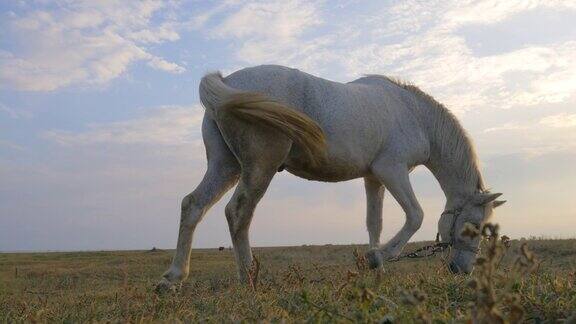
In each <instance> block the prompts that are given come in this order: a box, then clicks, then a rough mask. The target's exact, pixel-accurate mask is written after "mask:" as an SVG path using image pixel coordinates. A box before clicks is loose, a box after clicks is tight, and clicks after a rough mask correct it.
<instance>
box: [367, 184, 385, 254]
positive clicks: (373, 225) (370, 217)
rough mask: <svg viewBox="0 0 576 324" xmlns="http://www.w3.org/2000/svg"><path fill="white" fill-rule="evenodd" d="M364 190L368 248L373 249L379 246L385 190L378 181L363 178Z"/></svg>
mask: <svg viewBox="0 0 576 324" xmlns="http://www.w3.org/2000/svg"><path fill="white" fill-rule="evenodd" d="M364 188H365V189H366V227H367V229H368V237H369V239H370V248H371V249H375V248H377V247H378V246H379V245H380V233H381V232H382V202H383V200H384V190H385V188H384V186H383V185H382V183H381V182H380V181H379V180H378V179H374V178H372V177H366V178H364Z"/></svg>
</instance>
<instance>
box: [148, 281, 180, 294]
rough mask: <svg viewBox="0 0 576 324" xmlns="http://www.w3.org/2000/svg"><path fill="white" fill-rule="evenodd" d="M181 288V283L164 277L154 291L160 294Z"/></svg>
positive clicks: (173, 291)
mask: <svg viewBox="0 0 576 324" xmlns="http://www.w3.org/2000/svg"><path fill="white" fill-rule="evenodd" d="M179 288H180V284H179V283H173V282H170V281H169V280H168V279H166V278H162V279H161V280H160V282H159V283H158V284H157V285H156V288H155V289H154V292H155V293H156V294H158V295H165V294H169V293H175V292H177V291H178V289H179Z"/></svg>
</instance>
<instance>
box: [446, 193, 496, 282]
mask: <svg viewBox="0 0 576 324" xmlns="http://www.w3.org/2000/svg"><path fill="white" fill-rule="evenodd" d="M500 195H502V194H501V193H490V192H480V193H477V194H475V195H474V196H473V197H472V198H471V199H468V200H467V201H466V202H465V203H464V204H463V205H462V206H461V207H459V208H456V209H453V210H446V211H444V213H442V216H441V217H440V221H439V222H438V230H439V232H440V236H441V237H442V242H446V243H450V244H451V245H452V253H451V259H450V264H449V267H450V271H452V272H453V273H459V272H464V273H470V272H472V269H473V268H474V261H475V259H476V255H477V254H478V246H479V245H480V239H481V235H469V233H467V232H469V231H466V230H465V229H466V228H467V227H470V226H471V227H473V228H476V229H477V230H478V231H477V232H480V231H481V229H482V226H483V225H484V223H485V222H486V221H487V220H488V219H489V218H490V216H491V215H492V211H493V209H494V208H496V207H498V206H501V205H502V204H504V203H505V202H506V201H501V200H496V198H498V197H499V196H500Z"/></svg>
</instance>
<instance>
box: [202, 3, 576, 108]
mask: <svg viewBox="0 0 576 324" xmlns="http://www.w3.org/2000/svg"><path fill="white" fill-rule="evenodd" d="M343 6H344V8H343V9H342V11H340V12H338V14H337V17H338V21H337V22H334V21H327V20H326V11H325V10H323V8H322V3H321V2H306V3H300V2H299V1H289V2H270V3H261V2H256V3H248V4H243V5H242V6H240V7H234V8H236V9H235V10H232V11H231V12H229V11H227V12H226V13H225V14H224V18H223V20H222V22H221V23H219V24H217V25H215V26H211V28H210V30H207V31H205V32H206V33H208V34H209V35H211V36H212V37H217V38H225V39H231V40H234V41H235V42H234V43H233V44H234V52H235V53H236V54H235V57H236V59H237V61H238V62H239V64H262V63H275V64H284V65H289V66H293V67H297V68H301V69H303V70H306V71H307V72H310V73H315V74H320V75H322V76H324V77H328V78H331V79H337V80H343V81H344V80H345V81H348V80H351V79H354V78H356V77H359V76H361V75H362V74H366V73H381V74H388V75H395V76H399V77H401V78H402V79H407V80H410V81H413V82H414V83H416V84H418V85H419V86H421V87H422V88H423V89H424V90H426V91H428V92H430V93H431V94H433V95H434V96H436V97H438V98H439V99H440V100H441V101H442V102H444V103H445V104H446V105H447V106H449V107H450V108H451V109H453V110H454V111H456V112H457V113H459V114H463V113H464V112H466V111H469V110H472V109H478V108H481V107H487V106H496V107H499V108H510V107H512V106H516V105H537V104H541V103H555V102H562V101H564V100H566V99H567V98H568V97H569V96H570V95H571V94H572V93H573V92H574V91H575V90H576V62H575V61H574V60H572V59H571V57H572V53H574V52H575V51H576V42H574V41H567V42H557V43H554V42H553V41H552V44H551V45H550V46H537V45H531V44H524V45H523V46H521V47H518V48H514V49H512V50H511V51H507V52H503V53H499V54H497V55H487V56H477V55H476V54H475V53H474V51H473V50H472V49H471V48H470V45H469V44H468V39H467V38H466V34H462V31H461V28H462V27H463V26H468V27H469V28H474V26H476V27H479V26H484V25H489V24H498V23H501V22H504V21H506V20H507V19H510V18H511V17H515V16H518V15H523V14H526V13H529V12H534V11H535V10H540V9H544V8H545V9H548V10H557V11H558V10H564V11H566V10H567V11H570V10H574V9H576V6H574V5H573V4H569V3H567V2H565V1H506V2H501V1H492V0H483V1H473V2H461V1H430V2H421V1H408V2H400V3H394V4H392V5H389V6H379V7H378V9H377V10H373V11H371V12H368V13H367V12H363V11H361V10H359V9H358V7H357V6H355V5H354V4H344V5H343ZM220 9H221V8H219V10H220ZM479 12H482V15H479V14H478V13H479ZM574 16H575V18H576V12H574ZM523 27H524V29H526V28H529V27H530V26H523ZM575 27H576V26H575ZM494 37H498V36H497V35H495V36H494Z"/></svg>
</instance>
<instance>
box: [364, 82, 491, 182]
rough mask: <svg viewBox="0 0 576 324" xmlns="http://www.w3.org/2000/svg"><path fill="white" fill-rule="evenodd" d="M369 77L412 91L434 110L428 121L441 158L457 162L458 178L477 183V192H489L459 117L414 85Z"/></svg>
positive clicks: (472, 145) (474, 151) (434, 143)
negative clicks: (458, 166)
mask: <svg viewBox="0 0 576 324" xmlns="http://www.w3.org/2000/svg"><path fill="white" fill-rule="evenodd" d="M369 77H380V78H384V79H385V80H388V81H389V82H391V83H393V84H395V85H397V86H399V87H400V88H402V89H405V90H407V91H410V92H411V93H413V94H414V95H416V96H417V97H418V98H420V99H421V100H423V101H424V102H425V103H427V104H428V105H427V106H428V107H430V108H431V109H430V111H431V112H432V116H429V115H427V117H426V119H427V120H432V122H431V123H430V128H431V133H432V136H433V139H432V142H433V143H432V145H434V146H435V148H436V149H437V154H439V155H440V157H441V158H442V159H450V160H452V161H456V163H457V164H458V165H460V166H461V168H457V169H455V170H454V171H455V172H457V173H459V174H458V176H459V177H461V178H462V179H463V180H466V181H470V182H471V183H473V184H475V186H476V189H478V190H480V191H486V188H485V187H484V182H483V180H482V175H481V173H480V168H479V162H478V156H477V155H476V150H475V149H474V144H473V143H472V140H471V139H470V137H469V136H468V133H467V132H466V130H465V129H464V128H463V127H462V125H461V124H460V122H459V121H458V119H457V118H456V116H454V114H453V113H452V112H451V111H450V110H449V109H448V108H446V107H445V106H444V105H443V104H441V103H440V102H438V101H437V100H436V99H435V98H434V97H432V96H431V95H429V94H427V93H426V92H424V91H422V90H421V89H420V88H418V87H417V86H416V85H414V84H412V83H409V82H405V81H402V80H399V79H396V78H391V77H387V76H383V75H369ZM431 117H432V118H431Z"/></svg>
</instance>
